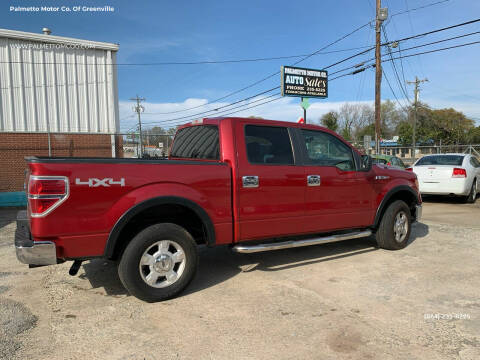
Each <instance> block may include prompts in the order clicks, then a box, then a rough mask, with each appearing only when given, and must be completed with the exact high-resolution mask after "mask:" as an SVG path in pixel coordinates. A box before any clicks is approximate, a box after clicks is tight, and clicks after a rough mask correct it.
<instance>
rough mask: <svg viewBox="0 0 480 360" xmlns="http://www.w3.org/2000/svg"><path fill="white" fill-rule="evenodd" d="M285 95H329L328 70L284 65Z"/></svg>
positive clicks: (283, 85) (283, 87) (283, 88)
mask: <svg viewBox="0 0 480 360" xmlns="http://www.w3.org/2000/svg"><path fill="white" fill-rule="evenodd" d="M282 80H283V84H282V90H283V95H287V96H288V95H290V96H309V97H322V98H323V97H327V81H328V80H327V72H326V71H323V70H313V69H303V68H294V67H288V66H284V67H283V72H282Z"/></svg>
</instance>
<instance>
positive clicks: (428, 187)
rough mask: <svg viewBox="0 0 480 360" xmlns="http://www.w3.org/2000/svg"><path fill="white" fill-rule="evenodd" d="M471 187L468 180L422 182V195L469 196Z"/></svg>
mask: <svg viewBox="0 0 480 360" xmlns="http://www.w3.org/2000/svg"><path fill="white" fill-rule="evenodd" d="M419 181H420V180H419ZM470 187H471V185H470ZM470 187H469V186H468V183H467V180H466V179H455V178H453V179H449V180H446V181H442V182H425V181H420V193H422V194H425V195H450V194H453V195H468V193H469V192H470Z"/></svg>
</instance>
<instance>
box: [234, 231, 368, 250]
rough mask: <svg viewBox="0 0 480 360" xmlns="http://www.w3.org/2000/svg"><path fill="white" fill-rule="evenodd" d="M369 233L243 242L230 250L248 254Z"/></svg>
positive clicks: (361, 236) (354, 237)
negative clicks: (280, 240) (252, 242)
mask: <svg viewBox="0 0 480 360" xmlns="http://www.w3.org/2000/svg"><path fill="white" fill-rule="evenodd" d="M370 235H372V231H371V230H364V231H355V232H351V233H347V234H339V235H330V236H325V237H317V238H312V239H303V240H289V241H284V242H275V243H267V244H258V245H243V244H242V245H235V246H234V247H233V248H232V250H233V251H235V252H238V253H246V254H249V253H256V252H262V251H270V250H281V249H288V248H295V247H302V246H310V245H318V244H327V243H331V242H336V241H343V240H350V239H358V238H363V237H367V236H370Z"/></svg>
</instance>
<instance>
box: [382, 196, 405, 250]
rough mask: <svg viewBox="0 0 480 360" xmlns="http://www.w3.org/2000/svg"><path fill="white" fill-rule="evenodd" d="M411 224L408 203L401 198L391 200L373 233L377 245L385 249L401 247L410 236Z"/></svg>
mask: <svg viewBox="0 0 480 360" xmlns="http://www.w3.org/2000/svg"><path fill="white" fill-rule="evenodd" d="M411 225H412V220H411V213H410V209H409V208H408V205H407V204H406V203H405V202H404V201H402V200H396V201H394V202H392V203H391V204H390V205H389V206H388V208H387V210H386V211H385V213H384V214H383V217H382V220H381V221H380V225H379V227H378V229H377V232H376V233H375V238H376V240H377V244H378V246H379V247H380V248H382V249H387V250H399V249H403V248H404V247H405V246H407V243H408V240H409V238H410V233H411V230H412V229H411Z"/></svg>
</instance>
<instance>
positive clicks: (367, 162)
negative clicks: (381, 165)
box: [360, 155, 372, 171]
mask: <svg viewBox="0 0 480 360" xmlns="http://www.w3.org/2000/svg"><path fill="white" fill-rule="evenodd" d="M371 167H372V158H371V157H370V155H362V162H361V169H360V170H364V171H368V170H370V168H371Z"/></svg>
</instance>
